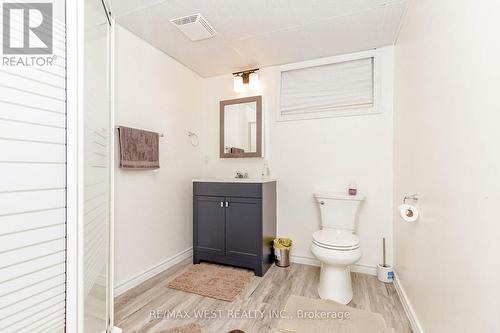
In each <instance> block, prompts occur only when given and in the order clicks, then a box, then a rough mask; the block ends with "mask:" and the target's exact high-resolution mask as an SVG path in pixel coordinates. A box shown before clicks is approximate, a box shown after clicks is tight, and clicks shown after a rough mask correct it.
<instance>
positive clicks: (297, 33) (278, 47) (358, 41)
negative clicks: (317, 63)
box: [233, 8, 384, 65]
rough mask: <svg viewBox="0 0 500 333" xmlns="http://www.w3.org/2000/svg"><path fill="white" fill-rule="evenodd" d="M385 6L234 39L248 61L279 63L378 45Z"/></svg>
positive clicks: (237, 47) (235, 46) (235, 45)
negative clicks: (242, 38) (375, 27)
mask: <svg viewBox="0 0 500 333" xmlns="http://www.w3.org/2000/svg"><path fill="white" fill-rule="evenodd" d="M383 14H384V9H383V8H376V9H373V10H370V11H365V12H363V13H358V14H354V15H348V16H344V17H341V18H337V19H332V20H324V21H320V22H317V23H313V24H309V25H306V26H303V27H300V28H294V29H289V30H283V31H277V32H273V33H269V34H266V35H261V36H255V37H250V38H247V39H244V40H238V41H234V42H233V46H234V48H235V49H237V50H238V51H239V52H240V53H242V54H244V55H245V56H246V58H247V59H248V61H251V62H253V63H258V64H266V65H276V64H283V63H289V62H296V61H303V60H309V59H314V58H320V57H326V56H332V55H337V54H342V53H349V52H355V51H361V50H366V49H370V48H375V47H377V46H379V45H378V44H377V38H378V36H377V34H378V33H377V29H373V27H374V26H378V25H379V22H380V21H381V20H382V17H383Z"/></svg>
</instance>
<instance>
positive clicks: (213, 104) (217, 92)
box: [201, 47, 393, 266]
mask: <svg viewBox="0 0 500 333" xmlns="http://www.w3.org/2000/svg"><path fill="white" fill-rule="evenodd" d="M392 51H393V49H392V47H386V48H383V49H381V50H380V52H381V54H382V58H381V61H382V90H383V93H382V106H381V114H378V115H370V116H355V117H340V118H328V119H316V120H305V121H291V122H276V121H275V119H276V116H277V103H276V102H277V94H278V91H277V82H279V81H277V80H279V75H278V72H277V70H276V68H274V67H269V68H263V69H261V70H260V71H259V75H260V81H261V84H262V91H260V92H247V93H244V94H236V93H234V92H233V81H232V80H233V79H232V75H223V76H218V77H213V78H208V79H205V80H203V103H202V104H203V114H202V117H203V136H202V138H201V142H202V144H203V154H204V167H203V173H204V176H208V177H210V176H212V177H213V176H230V177H232V176H233V175H234V174H235V172H236V170H239V171H242V172H245V171H246V172H248V173H249V175H250V177H260V173H261V169H262V165H263V160H262V159H256V158H253V159H220V158H219V101H220V100H225V99H231V98H237V97H242V96H251V95H257V94H262V95H263V112H264V122H265V124H264V127H265V138H264V141H265V149H264V150H265V154H266V156H267V159H268V160H269V165H270V168H271V173H272V177H273V178H277V179H278V181H279V182H278V192H279V193H278V196H279V199H278V220H279V222H278V228H279V234H280V236H288V237H291V238H292V239H293V241H294V247H293V250H292V251H293V252H292V255H294V256H295V257H296V258H297V257H301V258H299V259H303V260H306V261H308V260H309V259H312V258H314V257H313V255H312V253H311V252H310V250H309V247H310V245H311V236H312V233H313V232H314V231H315V230H318V229H319V227H320V217H319V208H318V206H317V204H316V203H315V201H314V200H313V191H314V190H315V189H317V188H325V189H335V190H341V191H342V190H346V189H347V186H348V184H349V182H350V180H355V181H356V182H357V183H358V187H359V191H360V192H362V193H363V194H365V195H366V196H367V200H366V202H365V203H364V207H363V208H362V211H361V216H360V224H359V235H360V238H361V246H362V249H363V258H362V259H361V261H360V262H359V263H360V264H364V265H369V266H375V265H376V264H377V263H379V262H380V261H381V253H382V250H381V243H382V237H383V236H385V237H388V241H389V261H391V260H392V251H391V250H390V247H391V246H392V245H391V239H392V213H391V212H392V179H393V178H392V177H393V170H392V151H393V149H392V147H393V146H392V137H393V128H392V89H393V88H392V76H393V74H392Z"/></svg>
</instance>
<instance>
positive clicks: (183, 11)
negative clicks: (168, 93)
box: [111, 0, 407, 77]
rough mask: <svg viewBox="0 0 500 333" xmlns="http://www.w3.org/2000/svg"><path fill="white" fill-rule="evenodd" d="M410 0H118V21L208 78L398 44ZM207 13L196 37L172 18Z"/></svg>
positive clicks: (113, 3) (114, 5) (114, 1)
mask: <svg viewBox="0 0 500 333" xmlns="http://www.w3.org/2000/svg"><path fill="white" fill-rule="evenodd" d="M406 3H407V0H163V1H162V0H111V6H112V10H113V12H114V15H115V17H117V22H118V23H119V24H121V25H122V26H124V27H125V28H127V29H128V30H130V31H132V32H134V33H135V34H136V35H138V36H139V37H141V38H142V39H144V40H146V41H148V42H149V43H151V44H152V45H154V46H155V47H157V48H159V49H160V50H162V51H164V52H165V53H167V54H168V55H170V56H171V57H173V58H175V59H177V60H178V61H179V62H181V63H183V64H184V65H186V66H187V67H189V68H191V69H192V70H193V71H195V72H197V73H198V74H199V75H201V76H203V77H209V76H215V75H219V74H228V73H232V72H236V71H238V70H242V69H249V68H255V67H265V66H271V65H277V64H285V63H290V62H297V61H303V60H309V59H314V58H320V57H325V56H331V55H336V54H343V53H350V52H355V51H362V50H367V49H372V48H376V47H380V46H384V45H389V44H393V43H394V41H395V39H396V37H397V33H398V28H399V24H400V21H401V18H402V15H403V13H404V10H405V8H406ZM197 13H201V14H202V15H203V16H205V18H206V19H207V20H208V21H209V22H210V24H211V25H212V26H213V27H214V28H215V30H217V32H218V35H217V36H216V37H214V38H211V39H207V40H203V41H197V42H192V41H190V40H189V39H187V38H186V37H185V36H184V35H183V34H182V33H181V32H180V31H179V30H178V29H177V28H176V27H175V26H174V25H173V24H171V23H170V20H171V19H173V18H177V17H181V16H187V15H192V14H197Z"/></svg>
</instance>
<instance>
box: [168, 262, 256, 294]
mask: <svg viewBox="0 0 500 333" xmlns="http://www.w3.org/2000/svg"><path fill="white" fill-rule="evenodd" d="M253 276H254V274H253V272H251V271H247V270H244V269H240V268H233V267H226V266H219V265H212V264H199V265H193V266H192V267H191V268H190V269H189V270H188V271H187V272H185V273H183V274H181V275H179V276H178V277H176V278H175V279H174V280H172V281H171V282H170V283H169V284H168V285H167V287H169V288H172V289H177V290H182V291H185V292H188V293H193V294H198V295H202V296H206V297H211V298H216V299H220V300H223V301H228V302H232V301H234V300H235V299H236V298H237V297H238V295H240V294H241V292H242V291H243V290H245V288H246V286H247V285H248V283H250V281H251V280H252V277H253Z"/></svg>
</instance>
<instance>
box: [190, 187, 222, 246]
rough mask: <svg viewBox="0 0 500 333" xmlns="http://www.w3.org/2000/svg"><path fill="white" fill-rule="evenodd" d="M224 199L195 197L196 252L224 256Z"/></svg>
mask: <svg viewBox="0 0 500 333" xmlns="http://www.w3.org/2000/svg"><path fill="white" fill-rule="evenodd" d="M225 201H226V200H225V198H224V197H209V196H195V199H194V214H195V216H194V221H195V225H194V230H193V232H194V244H195V246H196V250H198V251H203V252H206V253H213V254H218V255H224V250H225V249H224V238H225V237H224V233H225V211H226V209H225V207H224V206H225Z"/></svg>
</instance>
